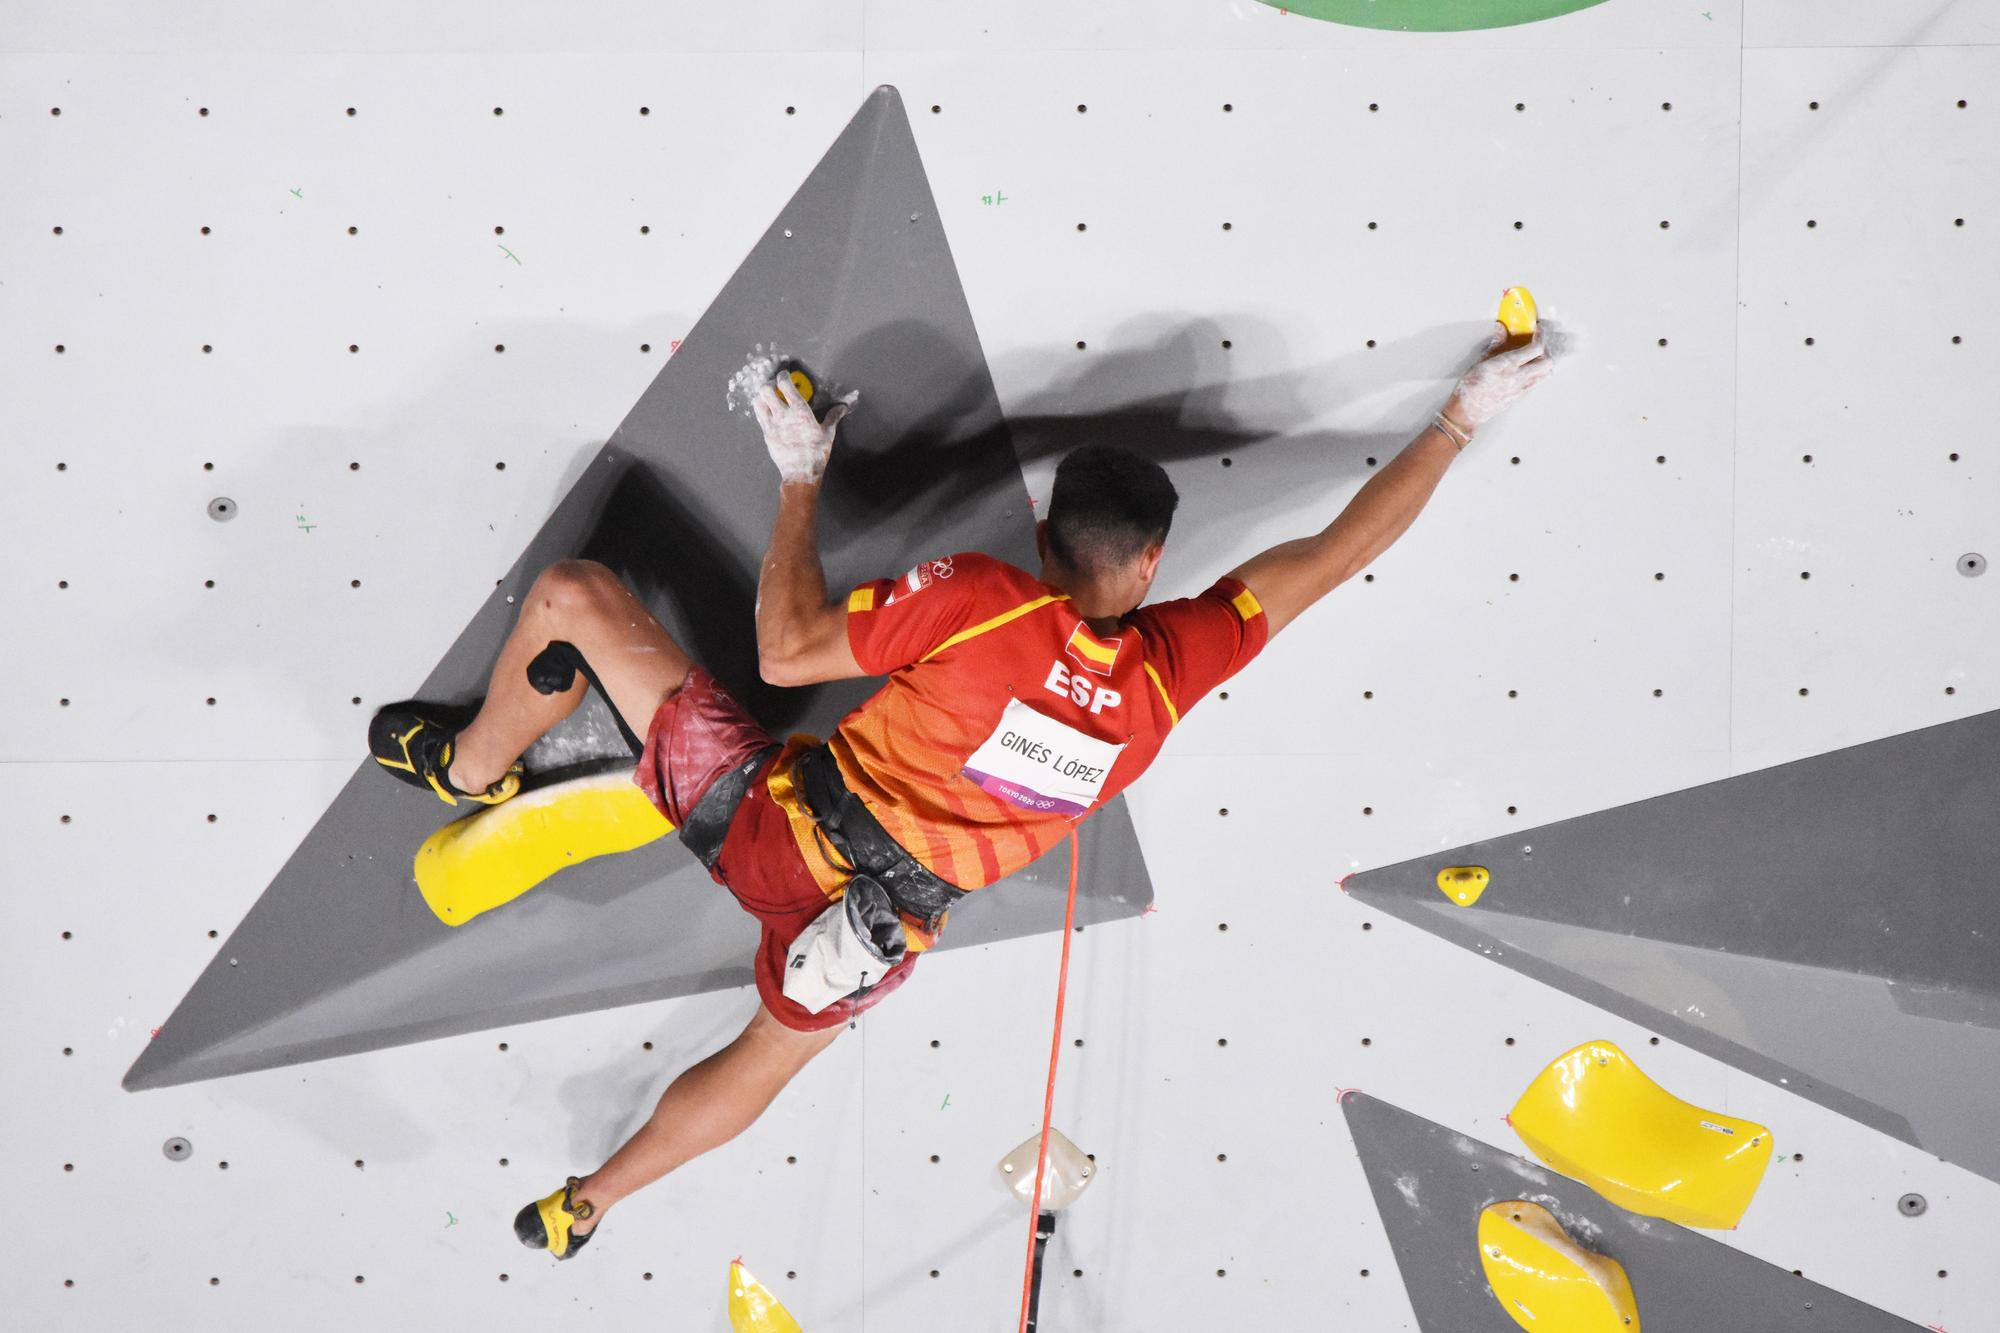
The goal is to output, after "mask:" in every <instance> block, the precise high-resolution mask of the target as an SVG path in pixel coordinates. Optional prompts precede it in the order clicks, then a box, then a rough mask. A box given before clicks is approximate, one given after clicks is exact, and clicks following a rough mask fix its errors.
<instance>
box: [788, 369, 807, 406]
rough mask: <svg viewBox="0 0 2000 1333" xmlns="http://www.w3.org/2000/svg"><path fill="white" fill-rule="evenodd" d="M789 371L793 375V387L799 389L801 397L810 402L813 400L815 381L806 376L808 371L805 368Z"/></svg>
mask: <svg viewBox="0 0 2000 1333" xmlns="http://www.w3.org/2000/svg"><path fill="white" fill-rule="evenodd" d="M789 373H790V374H791V377H792V387H793V388H795V389H797V390H798V391H799V397H800V398H801V399H802V400H804V401H805V402H808V403H810V402H811V401H812V400H813V382H812V381H811V380H809V379H807V378H806V373H805V372H804V371H803V370H794V371H791V372H789Z"/></svg>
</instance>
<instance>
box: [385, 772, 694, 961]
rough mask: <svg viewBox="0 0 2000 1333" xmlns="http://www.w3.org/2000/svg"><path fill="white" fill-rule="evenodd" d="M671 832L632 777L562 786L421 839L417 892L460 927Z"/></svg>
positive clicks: (445, 919) (614, 774)
mask: <svg viewBox="0 0 2000 1333" xmlns="http://www.w3.org/2000/svg"><path fill="white" fill-rule="evenodd" d="M673 827H674V826H673V825H672V824H670V823H668V822H667V820H666V819H665V818H664V817H663V816H662V815H661V814H660V812H659V810H658V809H656V808H655V807H654V805H653V803H652V802H651V801H649V800H647V799H646V793H644V792H643V791H640V790H639V788H638V787H637V786H635V785H634V784H633V782H632V775H631V774H630V773H628V772H624V771H618V772H611V773H600V774H597V775H595V776H592V777H587V778H577V779H575V780H574V781H571V782H559V783H556V784H554V785H553V786H549V787H543V788H541V789H539V790H536V791H530V792H527V793H524V794H523V795H520V796H516V797H514V799H512V800H510V801H508V802H506V803H505V804H504V805H496V806H492V807H490V808H488V809H483V810H481V811H479V812H478V813H477V814H474V815H471V816H469V817H467V818H465V819H461V820H458V821H456V822H454V823H450V824H446V825H445V826H444V827H443V828H441V829H439V830H438V831H437V832H435V833H433V834H431V836H430V837H428V838H426V839H424V845H423V846H421V847H419V848H418V849H417V858H416V865H415V871H416V877H417V888H418V889H419V890H421V891H422V893H423V895H424V901H425V902H426V903H428V904H429V905H430V909H431V911H433V912H435V913H436V914H437V918H438V920H440V921H442V922H444V923H445V924H446V925H448V926H462V925H464V924H465V923H466V922H468V921H470V920H472V918H474V917H476V916H478V915H479V914H480V913H481V912H487V911H491V910H492V909H493V908H495V907H498V906H500V905H501V904H502V903H508V902H512V901H513V900H514V899H516V898H518V897H520V896H521V895H522V894H524V893H526V892H527V891H528V890H529V889H532V888H534V887H535V885H537V884H539V883H541V882H542V881H543V880H545V879H547V878H548V877H549V876H550V875H553V874H555V873H556V872H557V871H558V870H561V869H563V868H565V867H567V866H573V865H578V864H580V863H582V862H584V861H588V860H590V859H591V858H592V857H594V856H604V855H607V854H608V853H611V852H627V851H631V850H632V849H633V848H634V847H643V846H644V845H646V844H647V843H649V842H652V841H654V840H655V839H657V838H663V837H665V836H666V835H667V834H669V833H671V832H672V831H673Z"/></svg>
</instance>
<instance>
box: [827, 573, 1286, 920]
mask: <svg viewBox="0 0 2000 1333" xmlns="http://www.w3.org/2000/svg"><path fill="white" fill-rule="evenodd" d="M1267 633H1268V622H1267V620H1266V618H1265V616H1264V613H1263V608H1262V607H1260V606H1259V605H1258V604H1257V599H1256V598H1255V597H1254V596H1252V595H1251V593H1250V590H1249V589H1248V588H1246V587H1245V586H1244V585H1243V584H1242V583H1241V582H1239V581H1238V580H1235V579H1230V578H1224V579H1221V580H1219V581H1218V582H1217V583H1216V584H1215V585H1214V586H1213V587H1211V588H1209V589H1208V591H1206V592H1204V593H1202V594H1201V595H1200V596H1198V597H1188V598H1183V599H1181V600H1178V601H1171V602H1160V603H1156V604H1154V605H1151V606H1145V607H1141V608H1140V609H1138V610H1137V611H1134V612H1132V613H1130V614H1129V615H1127V616H1126V617H1125V618H1124V620H1123V622H1122V624H1121V625H1120V627H1119V629H1118V631H1117V632H1116V633H1115V634H1110V635H1100V634H1097V633H1095V632H1093V631H1092V630H1091V629H1090V627H1089V626H1088V625H1086V624H1085V623H1084V622H1083V620H1082V618H1081V617H1080V616H1078V615H1077V613H1076V612H1075V610H1073V609H1072V607H1071V605H1070V602H1069V597H1068V595H1067V594H1066V593H1063V592H1060V591H1058V590H1057V589H1055V588H1052V587H1050V586H1049V585H1047V584H1045V583H1043V582H1041V581H1040V580H1039V579H1036V578H1035V577H1034V576H1033V575H1031V574H1028V573H1026V572H1025V571H1023V570H1020V569H1016V568H1015V567H1014V566H1012V565H1009V564H1007V563H1005V562H1004V561H1000V560H996V559H994V558H992V557H991V556H986V555H981V554H979V553H977V552H968V553H961V554H958V555H952V556H946V557H943V558H941V559H937V560H927V561H925V562H924V563H922V564H920V565H918V566H917V567H916V568H915V569H913V570H911V571H910V572H909V573H908V574H905V575H904V576H903V577H901V578H897V579H878V580H876V581H874V582H872V583H864V584H862V585H861V586H860V587H858V588H856V589H855V590H854V591H853V592H852V593H851V594H850V595H849V596H848V600H847V636H848V643H849V645H850V646H851V647H852V649H853V651H854V657H855V660H856V661H857V662H859V663H860V665H861V668H862V669H863V670H864V671H867V672H868V673H870V674H871V675H887V676H888V682H887V683H886V684H885V685H884V686H883V687H882V689H881V690H879V691H878V692H876V693H875V694H874V695H873V696H872V697H870V698H869V699H868V700H867V702H865V703H863V704H862V705H861V706H860V707H859V708H857V709H855V710H854V711H853V712H852V713H850V714H848V715H847V717H845V718H843V719H842V720H841V723H840V725H839V728H838V729H837V730H836V731H835V732H834V734H833V736H832V737H831V738H830V740H829V744H830V746H831V748H832V750H833V754H834V757H835V759H836V760H837V761H838V763H839V765H840V771H841V774H842V776H843V777H844V778H845V779H846V781H847V784H848V787H849V789H850V790H852V791H853V792H854V793H855V794H856V795H858V796H860V797H861V798H862V799H863V800H864V801H865V802H866V803H867V805H868V808H869V810H870V811H871V812H872V813H873V814H874V816H875V817H876V819H878V820H879V821H881V824H882V826H883V828H884V829H886V830H887V831H888V832H889V834H890V836H892V837H894V838H895V839H896V840H897V841H898V842H899V843H901V844H902V845H903V846H904V847H905V848H907V849H908V850H909V851H910V853H911V854H912V855H914V856H915V857H916V858H917V859H918V860H919V861H921V862H923V863H924V865H925V866H927V867H929V868H930V870H931V871H932V872H934V873H935V874H937V875H938V876H940V877H941V878H943V879H945V880H947V881H949V882H950V883H952V884H956V885H958V886H959V887H960V888H963V889H977V888H983V887H985V886H986V885H988V884H991V883H993V882H994V881H996V880H999V879H1002V878H1004V877H1005V876H1007V875H1009V874H1011V873H1013V872H1014V871H1016V870H1018V869H1020V868H1021V867H1022V866H1024V865H1026V864H1028V862H1030V861H1032V860H1034V859H1035V858H1036V857H1037V856H1039V855H1041V854H1042V853H1043V852H1044V851H1046V850H1047V849H1048V848H1049V847H1051V846H1053V845H1054V844H1055V843H1056V842H1058V841H1059V840H1060V839H1061V838H1062V837H1063V836H1064V835H1066V834H1067V833H1068V832H1069V828H1070V825H1071V824H1072V823H1074V822H1075V821H1076V820H1077V819H1079V818H1082V817H1083V816H1084V815H1085V814H1087V813H1089V812H1090V811H1091V810H1093V809H1096V808H1097V807H1099V806H1101V805H1102V804H1103V803H1104V802H1106V801H1108V800H1110V799H1111V798H1112V797H1113V796H1116V795H1117V794H1118V793H1119V792H1120V791H1121V790H1123V789H1124V788H1125V787H1126V786H1127V785H1128V784H1129V783H1130V782H1131V781H1132V780H1133V779H1134V778H1136V777H1138V776H1139V774H1140V773H1142V772H1144V771H1145V769H1146V766H1147V765H1148V764H1150V763H1152V761H1153V757H1154V756H1155V755H1156V754H1158V753H1159V749H1160V745H1161V743H1162V742H1163V741H1165V739H1166V736H1167V733H1168V732H1169V731H1170V730H1172V729H1173V727H1174V725H1175V724H1176V723H1178V722H1179V721H1180V719H1181V717H1182V715H1184V714H1185V713H1186V712H1187V711H1188V709H1190V708H1192V707H1193V706H1194V705H1195V703H1196V702H1197V701H1199V700H1200V699H1201V697H1202V696H1203V695H1205V694H1207V693H1208V692H1209V691H1210V690H1211V689H1213V688H1215V687H1216V686H1217V685H1219V684H1220V683H1221V682H1223V681H1225V680H1227V679H1228V678H1229V677H1230V676H1231V675H1233V674H1235V672H1237V671H1238V670H1240V669H1241V668H1242V667H1243V666H1244V664H1245V663H1247V662H1249V661H1250V659H1251V658H1253V657H1255V656H1256V655H1257V653H1258V652H1259V651H1260V650H1261V649H1262V648H1263V646H1264V642H1265V638H1266V636H1267Z"/></svg>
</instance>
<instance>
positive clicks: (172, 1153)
mask: <svg viewBox="0 0 2000 1333" xmlns="http://www.w3.org/2000/svg"><path fill="white" fill-rule="evenodd" d="M160 1151H161V1153H163V1154H164V1155H165V1156H166V1159H167V1160H168V1161H169V1162H185V1161H186V1160H187V1159H188V1158H190V1157H192V1156H193V1155H194V1145H193V1144H192V1143H189V1142H188V1141H187V1140H186V1139H182V1138H173V1139H168V1140H167V1141H166V1142H165V1143H162V1144H161V1145H160Z"/></svg>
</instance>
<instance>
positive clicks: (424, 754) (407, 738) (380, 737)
mask: <svg viewBox="0 0 2000 1333" xmlns="http://www.w3.org/2000/svg"><path fill="white" fill-rule="evenodd" d="M456 738H457V732H455V731H452V730H450V729H449V728H448V727H447V726H446V724H445V723H444V722H442V721H440V720H439V719H438V717H437V716H436V712H435V711H432V712H429V713H419V712H417V711H415V709H414V708H413V707H412V706H411V705H408V704H391V705H390V706H389V707H387V708H384V709H383V710H382V711H381V712H379V713H377V714H376V715H375V720H374V721H372V722H370V723H369V724H368V750H369V753H371V754H373V755H374V756H375V762H376V763H378V764H380V765H381V766H382V767H383V769H384V770H386V771H387V772H388V773H389V774H390V775H391V776H393V777H395V778H396V779H397V780H399V781H402V782H407V783H409V784H410V785H411V786H412V787H422V788H424V789H425V790H427V791H431V792H435V793H436V794H437V798H438V799H439V800H441V801H443V802H444V803H445V804H446V805H457V804H458V803H459V800H460V799H461V798H462V799H464V800H468V801H477V802H478V803H480V804H481V805H498V804H500V802H502V801H504V800H506V799H507V798H508V797H510V796H512V795H514V793H516V792H518V791H520V790H521V766H520V765H519V764H518V763H517V764H514V765H513V766H512V767H510V768H509V769H508V770H507V771H506V772H505V773H503V774H501V776H500V780H499V781H498V782H496V783H494V784H493V785H492V786H490V787H488V788H487V789H486V790H485V791H479V792H469V791H460V790H459V789H458V788H457V787H455V786H453V785H452V781H451V759H452V753H453V741H454V740H455V739H456Z"/></svg>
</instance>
